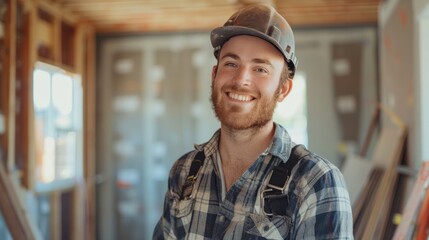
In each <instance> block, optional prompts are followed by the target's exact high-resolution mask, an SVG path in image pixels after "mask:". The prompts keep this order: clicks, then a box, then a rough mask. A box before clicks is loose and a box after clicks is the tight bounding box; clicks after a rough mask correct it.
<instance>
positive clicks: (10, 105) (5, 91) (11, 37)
mask: <svg viewBox="0 0 429 240" xmlns="http://www.w3.org/2000/svg"><path fill="white" fill-rule="evenodd" d="M15 27H16V0H9V1H8V5H7V14H6V26H5V58H6V59H5V61H4V79H3V81H1V84H2V87H1V89H2V93H1V98H2V99H1V101H0V103H1V104H2V106H1V107H0V110H2V111H3V114H4V119H5V132H4V133H3V134H2V135H0V144H1V146H2V149H3V150H4V152H3V157H4V159H5V160H6V162H5V166H6V171H9V170H11V169H12V168H13V166H14V163H15V88H16V85H15V62H16V53H15V47H16V35H15Z"/></svg>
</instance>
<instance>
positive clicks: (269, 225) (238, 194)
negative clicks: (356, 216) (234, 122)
mask: <svg viewBox="0 0 429 240" xmlns="http://www.w3.org/2000/svg"><path fill="white" fill-rule="evenodd" d="M219 134H220V131H217V132H216V133H215V134H214V136H213V137H212V139H211V140H210V141H209V142H207V143H206V144H203V145H198V146H196V150H195V151H192V152H190V153H187V154H185V155H184V156H183V157H181V158H180V159H179V160H178V161H176V162H175V164H174V166H173V167H172V169H171V171H170V176H169V186H168V189H169V190H168V192H167V194H166V197H165V202H164V213H163V215H162V217H161V219H160V220H159V222H158V224H157V226H156V228H155V231H154V235H153V239H264V238H265V239H353V226H352V212H351V207H350V200H349V195H348V192H347V189H346V187H345V183H344V180H343V177H342V174H341V172H340V171H339V170H338V168H336V167H335V166H334V165H333V164H331V163H330V162H329V161H327V160H326V159H323V158H321V157H319V156H317V155H315V154H313V153H311V154H310V155H307V156H306V157H304V158H303V159H301V160H300V161H299V162H298V164H297V165H296V166H295V168H294V169H293V171H292V175H291V178H290V180H289V182H288V186H287V187H286V193H287V194H288V197H289V204H285V205H286V206H285V208H286V209H285V210H286V211H285V212H286V213H287V214H286V215H284V216H278V215H274V216H272V217H267V216H265V215H264V213H263V212H262V211H261V208H262V206H261V199H260V191H261V189H262V188H263V187H264V185H265V182H266V181H267V176H268V175H269V174H270V172H271V169H272V168H273V167H274V166H276V165H278V164H279V163H280V161H287V160H288V158H289V156H290V154H291V149H292V147H293V146H294V145H295V144H294V143H293V142H292V141H291V139H290V137H289V134H288V133H287V132H286V130H285V129H284V128H283V127H281V126H280V125H277V124H276V131H275V135H274V138H273V142H272V144H271V146H270V147H269V148H268V149H267V151H266V152H264V153H263V154H261V155H260V156H259V158H258V159H257V160H256V161H255V162H254V163H253V164H252V165H251V166H250V167H249V169H247V170H246V172H244V174H243V175H242V176H241V177H240V178H239V179H238V181H237V182H236V183H235V184H234V185H233V186H232V187H231V188H230V190H229V191H228V192H226V193H224V194H225V198H224V199H223V200H222V189H223V187H222V180H221V179H220V176H221V175H220V171H221V169H220V166H219V164H218V163H217V160H216V156H217V152H218V142H219ZM198 151H204V153H205V156H206V159H205V161H204V165H203V166H202V167H201V168H200V171H199V173H198V175H197V180H196V182H195V184H194V188H193V191H192V194H191V195H190V197H189V198H187V199H184V200H180V196H181V191H182V186H183V184H184V182H185V179H186V178H187V176H188V173H189V169H190V165H191V162H192V160H193V159H194V157H195V155H196V153H197V152H198Z"/></svg>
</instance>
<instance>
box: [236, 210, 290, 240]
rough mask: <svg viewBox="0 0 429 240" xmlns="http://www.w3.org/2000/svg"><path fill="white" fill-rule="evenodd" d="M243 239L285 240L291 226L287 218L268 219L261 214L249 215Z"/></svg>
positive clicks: (274, 217) (275, 217)
mask: <svg viewBox="0 0 429 240" xmlns="http://www.w3.org/2000/svg"><path fill="white" fill-rule="evenodd" d="M248 221H249V224H248V227H247V228H246V229H248V230H247V231H246V232H245V237H244V239H287V238H288V237H289V231H290V226H291V218H290V217H288V216H273V217H271V218H268V217H267V216H265V215H261V214H250V215H249V219H248Z"/></svg>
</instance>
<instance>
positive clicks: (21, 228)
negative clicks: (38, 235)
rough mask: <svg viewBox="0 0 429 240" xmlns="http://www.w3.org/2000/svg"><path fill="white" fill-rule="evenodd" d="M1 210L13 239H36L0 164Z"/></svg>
mask: <svg viewBox="0 0 429 240" xmlns="http://www.w3.org/2000/svg"><path fill="white" fill-rule="evenodd" d="M0 193H1V194H0V210H1V212H2V214H3V218H4V220H5V222H6V224H7V227H8V229H9V232H10V234H11V235H12V238H13V239H27V240H32V239H35V235H34V233H33V232H32V229H31V227H30V222H29V219H28V217H27V215H26V214H25V212H24V209H23V206H21V204H20V203H21V201H20V200H19V198H18V195H17V194H16V190H15V189H14V185H13V183H12V182H11V180H10V177H9V176H8V174H7V173H6V171H5V168H4V167H3V165H2V164H0Z"/></svg>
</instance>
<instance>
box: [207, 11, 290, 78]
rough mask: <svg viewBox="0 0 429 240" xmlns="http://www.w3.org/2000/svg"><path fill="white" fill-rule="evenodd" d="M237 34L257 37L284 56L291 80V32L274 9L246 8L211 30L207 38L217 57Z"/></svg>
mask: <svg viewBox="0 0 429 240" xmlns="http://www.w3.org/2000/svg"><path fill="white" fill-rule="evenodd" d="M237 35H250V36H255V37H259V38H261V39H263V40H265V41H267V42H269V43H271V44H272V45H274V46H275V47H276V48H277V49H278V50H279V51H280V52H281V53H282V54H283V56H284V57H285V59H286V62H287V64H288V67H289V71H290V77H291V78H293V75H294V74H295V69H296V66H297V64H298V59H297V58H296V56H295V40H294V37H293V32H292V29H291V27H290V26H289V24H288V23H287V21H286V20H285V19H284V18H283V17H282V16H281V15H280V14H279V13H278V12H277V11H276V10H275V9H274V8H273V7H271V6H268V5H263V4H258V5H251V6H248V7H245V8H243V9H242V10H239V11H238V12H236V13H234V14H233V15H232V16H231V17H230V18H229V19H228V21H227V22H226V23H225V24H224V25H223V26H222V27H218V28H215V29H213V30H212V32H211V36H210V39H211V43H212V46H213V48H214V54H215V57H216V58H217V57H218V54H219V51H220V49H221V48H222V46H223V44H224V43H225V42H226V41H228V40H229V39H230V38H232V37H234V36H237Z"/></svg>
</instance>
